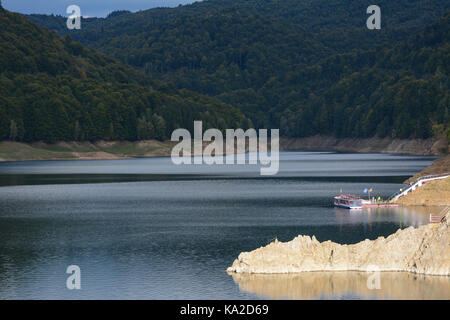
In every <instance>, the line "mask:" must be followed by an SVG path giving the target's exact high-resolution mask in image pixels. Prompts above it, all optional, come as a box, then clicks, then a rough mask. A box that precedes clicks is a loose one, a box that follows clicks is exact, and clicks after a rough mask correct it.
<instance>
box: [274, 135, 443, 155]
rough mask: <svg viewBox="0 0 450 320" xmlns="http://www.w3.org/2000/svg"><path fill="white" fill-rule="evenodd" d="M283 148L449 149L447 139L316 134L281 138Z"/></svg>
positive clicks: (436, 152) (419, 151)
mask: <svg viewBox="0 0 450 320" xmlns="http://www.w3.org/2000/svg"><path fill="white" fill-rule="evenodd" d="M280 148H281V149H282V150H308V151H340V152H356V153H395V154H411V155H440V154H442V153H443V152H445V150H448V146H447V141H444V140H443V139H441V140H435V139H411V140H406V139H391V138H383V139H381V138H367V139H356V138H343V139H338V138H334V137H330V136H320V135H316V136H313V137H307V138H292V139H290V138H281V139H280Z"/></svg>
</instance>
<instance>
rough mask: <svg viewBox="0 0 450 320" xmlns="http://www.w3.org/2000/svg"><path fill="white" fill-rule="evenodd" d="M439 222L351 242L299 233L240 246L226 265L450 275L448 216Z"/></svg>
mask: <svg viewBox="0 0 450 320" xmlns="http://www.w3.org/2000/svg"><path fill="white" fill-rule="evenodd" d="M449 215H450V214H449V213H448V214H447V216H446V217H445V218H444V220H443V221H442V222H441V223H438V224H428V225H424V226H421V227H419V228H413V227H409V228H407V229H403V230H398V231H397V232H396V233H394V234H392V235H390V236H389V237H387V238H384V237H379V238H378V239H376V240H365V241H362V242H359V243H357V244H353V245H341V244H338V243H334V242H331V241H325V242H319V241H317V239H316V238H315V237H314V236H313V237H312V238H310V237H309V236H298V237H296V238H295V239H293V240H292V241H289V242H284V243H283V242H279V241H275V242H272V243H270V244H269V245H267V246H265V247H261V248H258V249H256V250H253V251H251V252H243V253H241V254H240V255H239V257H238V258H237V259H236V260H235V261H234V263H233V265H232V266H231V267H229V268H228V269H227V271H228V272H237V273H297V272H306V271H368V270H369V271H370V270H374V269H373V268H374V266H375V267H376V268H378V270H380V271H408V272H414V273H422V274H430V275H446V276H449V275H450V229H449V224H450V217H449Z"/></svg>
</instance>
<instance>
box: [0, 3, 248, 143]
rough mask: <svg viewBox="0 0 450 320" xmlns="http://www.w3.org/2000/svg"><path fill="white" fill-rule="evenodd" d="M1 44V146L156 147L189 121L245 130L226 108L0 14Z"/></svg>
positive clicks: (16, 17) (241, 121)
mask: <svg viewBox="0 0 450 320" xmlns="http://www.w3.org/2000/svg"><path fill="white" fill-rule="evenodd" d="M0 43H1V45H0V140H7V139H9V140H16V141H26V142H30V141H40V140H43V141H47V142H52V141H57V140H99V139H107V140H137V139H150V138H156V139H160V140H163V139H167V138H168V137H169V138H170V134H171V132H172V131H173V130H174V129H176V128H180V127H184V128H188V129H191V128H192V127H193V121H194V120H203V121H204V126H205V127H214V128H220V129H225V128H230V127H239V126H244V127H248V126H251V123H250V122H249V121H248V120H247V119H246V118H245V116H243V114H242V113H241V112H239V111H238V110H237V109H235V108H233V107H232V106H230V105H227V104H226V103H223V102H221V101H219V100H217V99H214V98H211V97H208V96H204V95H200V94H197V93H193V92H192V91H188V90H178V89H176V88H175V87H174V86H173V85H171V84H166V83H162V82H159V81H154V80H152V79H151V78H150V77H149V76H148V75H145V74H144V73H143V72H141V71H138V70H135V69H133V68H131V67H129V66H126V65H124V64H122V63H120V62H119V61H117V60H115V59H114V58H110V57H107V56H105V55H103V54H100V53H98V52H96V51H94V50H93V49H89V48H86V47H84V46H83V45H81V44H80V43H77V42H74V41H73V40H72V39H71V37H70V36H69V35H67V36H65V37H64V38H61V37H60V36H59V35H57V34H56V33H55V32H53V31H49V30H47V29H45V28H42V27H40V26H38V25H36V24H34V23H32V22H30V21H29V20H28V19H26V18H25V17H23V16H21V15H19V14H15V13H10V12H8V11H6V10H4V9H2V8H1V7H0Z"/></svg>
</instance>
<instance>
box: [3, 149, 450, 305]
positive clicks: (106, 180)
mask: <svg viewBox="0 0 450 320" xmlns="http://www.w3.org/2000/svg"><path fill="white" fill-rule="evenodd" d="M280 156H281V158H280V173H279V174H278V175H277V176H274V177H264V178H262V177H260V176H259V167H258V166H215V167H205V166H198V165H197V166H194V165H192V166H175V165H173V164H172V163H171V161H170V159H169V158H154V159H130V160H108V161H42V162H15V163H1V164H0V299H92V298H95V299H260V298H262V299H264V298H270V299H280V298H283V299H284V298H287V299H316V298H319V299H330V298H331V299H335V298H338V299H339V298H341V299H342V298H344V299H361V298H362V299H365V298H386V299H389V298H400V299H408V298H417V299H421V298H433V297H435V296H437V297H438V298H444V299H449V298H450V297H449V292H450V290H449V288H450V287H449V279H448V277H423V276H417V275H409V274H403V273H395V274H392V273H386V274H382V275H381V286H382V289H381V290H368V289H367V287H366V285H365V284H366V280H367V277H368V275H366V274H365V273H331V274H330V273H307V274H302V275H291V276H287V275H284V276H282V275H272V276H258V275H253V276H246V275H233V276H231V275H228V274H227V273H226V272H225V270H226V268H227V267H228V266H230V265H231V264H232V262H233V260H234V259H235V258H236V257H237V256H238V255H239V253H240V252H241V251H249V250H253V249H255V248H258V247H260V246H262V245H265V244H268V243H269V242H270V241H271V240H272V239H274V238H278V239H279V240H281V241H288V240H291V239H293V238H294V237H295V236H297V235H299V234H306V235H315V236H316V237H317V238H318V240H320V241H324V240H332V241H337V242H340V243H356V242H358V241H361V240H364V239H366V238H369V239H375V238H377V237H379V236H387V235H389V234H391V233H393V232H395V231H396V230H397V229H398V228H405V227H408V226H419V225H422V224H424V223H427V218H428V214H429V212H426V211H425V210H420V209H414V210H412V209H408V210H407V209H403V208H398V209H383V210H378V209H376V210H375V209H372V210H362V211H359V212H353V211H352V212H350V211H347V210H344V209H336V208H334V207H333V205H332V197H333V196H334V195H336V194H337V193H339V190H340V189H343V191H344V192H346V193H355V194H360V195H364V194H363V190H364V188H369V187H371V188H373V190H374V193H373V195H374V196H381V197H384V198H387V197H388V196H389V195H391V194H392V193H394V192H396V191H398V190H399V188H401V187H402V186H403V185H402V181H403V180H404V179H405V178H406V177H408V176H411V175H413V174H414V173H416V172H418V171H420V170H421V169H422V168H424V167H426V166H428V165H429V164H431V162H432V160H433V159H434V158H429V157H411V156H394V155H378V154H336V153H312V152H283V153H281V154H280ZM69 265H78V266H80V268H81V287H82V288H81V290H68V289H66V279H67V277H68V276H69V275H68V274H66V268H67V267H68V266H69ZM394 282H395V283H396V284H397V285H396V286H394V287H393V285H392V284H393V283H394Z"/></svg>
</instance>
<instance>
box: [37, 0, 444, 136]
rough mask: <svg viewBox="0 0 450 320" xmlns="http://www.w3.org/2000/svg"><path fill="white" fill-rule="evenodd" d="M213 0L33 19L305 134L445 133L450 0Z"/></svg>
mask: <svg viewBox="0 0 450 320" xmlns="http://www.w3.org/2000/svg"><path fill="white" fill-rule="evenodd" d="M368 5H370V3H369V2H367V1H342V0H326V1H325V0H305V1H297V0H247V1H240V0H210V1H203V2H197V3H194V4H192V5H187V6H180V7H177V8H158V9H151V10H146V11H140V12H137V13H131V12H128V11H119V12H114V13H112V14H110V15H109V16H108V17H107V18H92V19H84V20H83V22H82V23H83V27H82V30H80V31H68V30H67V28H65V19H64V18H63V17H58V16H42V15H32V16H29V19H31V20H33V21H35V22H37V23H39V24H41V25H43V26H46V27H47V28H50V29H53V30H55V31H57V32H59V33H60V34H61V35H65V34H67V33H69V32H70V34H71V36H72V37H73V38H74V39H76V40H78V41H80V42H82V43H84V44H86V45H87V46H89V47H92V48H95V49H98V50H101V51H103V52H104V53H105V54H108V55H111V56H113V57H115V58H118V59H120V60H121V61H122V62H123V63H126V64H128V65H130V66H133V67H135V68H137V69H140V70H143V71H144V72H146V73H147V74H149V75H151V76H152V77H153V78H155V79H159V80H164V81H170V82H171V83H174V85H175V86H176V87H177V88H179V89H183V88H186V89H189V90H193V91H196V92H199V93H202V94H206V95H209V96H212V97H215V98H218V99H220V100H222V101H223V102H225V103H228V104H231V105H233V106H235V107H237V108H238V109H240V110H241V111H242V112H243V113H244V114H245V115H246V116H247V117H248V118H250V119H251V120H252V123H253V124H254V125H255V127H257V128H269V127H277V128H278V127H279V128H280V130H281V134H282V135H284V136H290V137H302V136H309V135H314V134H328V135H334V136H337V137H370V136H375V135H377V136H379V137H386V136H389V137H394V138H427V137H430V136H432V135H433V134H434V135H436V134H443V133H444V132H445V131H446V130H447V133H448V134H450V131H448V128H449V121H450V118H449V117H450V116H449V81H448V76H449V70H448V68H449V62H450V53H449V38H448V37H449V32H448V31H449V30H448V28H449V15H448V13H447V14H446V15H444V16H443V17H442V14H445V13H446V12H449V10H450V2H448V1H436V0H430V1H420V0H397V1H388V0H380V1H378V2H377V5H379V6H380V7H381V8H382V29H381V30H368V29H367V28H366V19H367V17H368V15H367V14H366V9H367V6H368Z"/></svg>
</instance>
